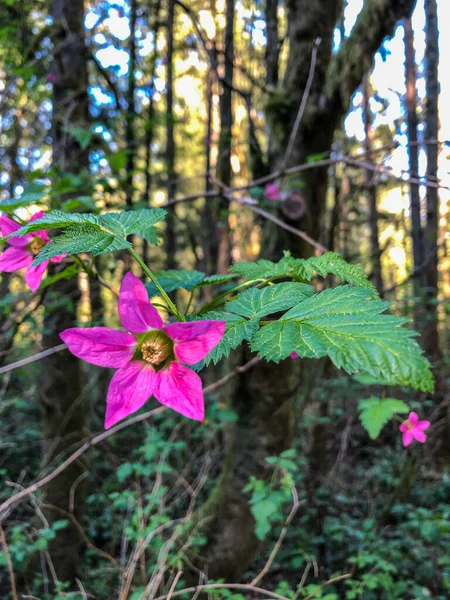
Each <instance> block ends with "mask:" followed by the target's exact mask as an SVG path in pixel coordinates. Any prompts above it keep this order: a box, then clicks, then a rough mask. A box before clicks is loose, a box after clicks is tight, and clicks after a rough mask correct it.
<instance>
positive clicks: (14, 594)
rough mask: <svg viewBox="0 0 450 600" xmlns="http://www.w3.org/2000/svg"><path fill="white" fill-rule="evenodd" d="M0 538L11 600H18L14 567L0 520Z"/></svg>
mask: <svg viewBox="0 0 450 600" xmlns="http://www.w3.org/2000/svg"><path fill="white" fill-rule="evenodd" d="M0 540H1V542H2V546H3V551H4V553H5V558H6V564H7V565H8V572H9V580H10V582H11V593H12V597H13V600H18V598H19V597H18V595H17V588H16V578H15V577H14V568H13V564H12V561H11V555H10V553H9V548H8V542H7V541H6V535H5V532H4V530H3V525H2V522H1V521H0Z"/></svg>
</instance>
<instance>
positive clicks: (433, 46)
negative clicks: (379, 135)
mask: <svg viewBox="0 0 450 600" xmlns="http://www.w3.org/2000/svg"><path fill="white" fill-rule="evenodd" d="M425 13H426V47H425V62H426V92H427V93H426V104H425V131H426V139H427V182H428V183H431V184H436V183H437V167H438V145H437V139H438V129H439V118H438V98H439V80H438V64H439V47H438V24H437V5H436V0H426V2H425ZM438 237H439V196H438V190H437V188H436V187H430V186H428V187H427V223H426V228H425V247H426V256H427V260H426V262H427V265H426V270H425V284H426V290H427V294H426V297H427V305H426V311H427V314H426V318H427V324H426V327H425V332H424V345H425V350H426V351H427V352H428V354H429V356H430V357H431V358H432V359H434V360H437V359H439V358H440V356H441V353H440V349H439V335H438V312H437V297H438V245H437V244H438Z"/></svg>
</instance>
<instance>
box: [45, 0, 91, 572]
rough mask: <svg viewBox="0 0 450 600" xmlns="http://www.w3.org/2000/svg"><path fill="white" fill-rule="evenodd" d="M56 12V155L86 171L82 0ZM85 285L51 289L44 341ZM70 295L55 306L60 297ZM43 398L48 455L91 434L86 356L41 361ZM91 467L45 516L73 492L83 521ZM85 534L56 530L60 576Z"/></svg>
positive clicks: (77, 474)
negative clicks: (78, 134) (77, 131)
mask: <svg viewBox="0 0 450 600" xmlns="http://www.w3.org/2000/svg"><path fill="white" fill-rule="evenodd" d="M51 16H52V17H53V19H54V21H55V22H58V23H62V24H63V27H61V28H59V30H58V33H57V34H56V36H55V39H54V40H53V42H54V48H55V53H54V63H53V67H52V70H53V72H54V74H55V82H54V92H53V161H54V165H55V166H56V167H58V168H60V169H61V170H64V171H66V172H72V173H77V174H78V173H80V171H82V170H83V168H85V167H88V164H89V159H88V151H87V150H86V149H84V150H83V149H82V148H81V147H80V144H79V142H78V141H77V140H76V139H75V138H74V137H72V136H71V135H70V134H68V132H67V129H68V126H69V127H70V126H74V127H82V128H86V127H87V124H88V95H87V70H86V49H85V43H84V6H83V0H54V1H53V3H52V5H51ZM78 297H79V290H78V285H77V281H76V279H72V280H61V281H60V282H58V283H56V284H55V285H54V286H53V287H52V293H51V294H47V295H46V299H45V301H44V304H45V309H46V312H45V321H44V335H43V346H44V348H50V347H52V346H55V345H57V344H59V343H61V340H60V338H59V333H60V332H61V331H63V330H64V329H66V328H67V327H73V326H74V324H75V323H76V306H77V300H78ZM56 298H58V299H63V300H64V302H61V303H59V304H58V306H57V307H55V306H54V303H55V299H56ZM42 367H43V368H42V378H41V385H40V401H41V405H42V409H43V439H44V441H45V457H44V463H45V464H48V463H50V462H51V461H52V460H53V459H55V457H56V456H58V457H61V455H64V453H65V452H67V451H68V449H69V447H70V448H73V447H74V445H76V444H77V443H78V442H80V441H81V440H82V439H84V438H85V436H86V434H87V431H86V429H87V424H86V412H87V411H86V406H85V398H84V395H83V389H82V381H81V363H80V361H79V360H78V359H77V358H75V357H74V356H73V355H72V354H70V353H69V352H59V353H56V354H53V355H52V356H50V357H48V358H46V359H45V360H44V361H43V363H42ZM85 471H86V467H85V465H84V463H83V462H82V461H79V462H77V463H74V464H73V465H72V466H71V467H69V468H67V469H66V470H65V471H64V472H63V473H62V474H61V475H60V476H59V477H57V478H56V479H54V480H53V481H52V482H50V483H49V484H48V485H47V486H46V488H45V489H44V501H45V503H46V506H47V507H46V508H45V516H46V518H47V519H48V521H49V522H50V523H51V522H52V521H55V520H57V519H61V512H59V511H57V510H52V508H51V507H52V506H55V507H57V508H59V509H62V510H65V511H70V510H71V508H70V507H71V499H74V500H75V502H74V507H75V508H74V515H75V517H76V518H77V519H78V520H79V521H81V520H82V515H83V508H84V501H85V497H86V491H87V488H86V480H85V479H84V478H83V477H84V473H85ZM79 549H80V536H79V533H78V531H77V530H76V528H75V527H73V526H72V525H69V526H68V527H66V528H65V529H61V530H59V531H58V532H57V535H56V538H55V539H54V540H52V541H51V542H50V545H49V552H50V555H51V558H52V561H53V565H54V567H55V571H56V574H57V576H58V579H59V580H61V581H68V582H72V581H74V578H75V575H76V570H77V563H78V558H79Z"/></svg>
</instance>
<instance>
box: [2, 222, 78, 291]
mask: <svg viewBox="0 0 450 600" xmlns="http://www.w3.org/2000/svg"><path fill="white" fill-rule="evenodd" d="M44 215H45V213H44V212H43V211H40V212H38V213H36V214H35V215H33V216H32V217H31V219H30V221H36V220H37V219H41V218H42V217H43V216H44ZM19 229H20V225H18V224H17V223H15V222H14V221H13V220H12V219H9V218H8V217H5V216H1V217H0V233H1V235H2V236H3V237H5V236H7V235H10V234H11V233H14V232H15V231H18V230H19ZM49 241H50V238H49V237H48V235H47V232H46V231H36V232H35V233H29V234H27V235H24V236H22V237H19V236H14V237H10V238H9V239H8V244H9V246H10V247H9V248H7V249H6V250H5V251H4V252H3V254H1V255H0V271H3V272H5V273H13V272H14V271H19V270H20V269H25V281H26V282H27V284H28V286H29V288H30V289H31V290H32V291H33V292H35V291H36V290H37V289H38V287H39V286H40V284H41V281H42V277H43V276H44V272H45V270H46V269H47V266H48V263H49V261H48V260H45V261H44V262H42V263H41V264H40V265H37V266H36V267H32V266H31V263H32V262H33V260H34V259H35V257H36V256H37V255H38V254H39V252H40V251H41V250H42V248H43V247H44V246H45V245H46V244H48V243H49ZM65 256H67V255H66V254H60V255H59V256H54V257H53V258H51V259H50V260H51V262H52V263H60V262H61V261H62V259H63V258H64V257H65Z"/></svg>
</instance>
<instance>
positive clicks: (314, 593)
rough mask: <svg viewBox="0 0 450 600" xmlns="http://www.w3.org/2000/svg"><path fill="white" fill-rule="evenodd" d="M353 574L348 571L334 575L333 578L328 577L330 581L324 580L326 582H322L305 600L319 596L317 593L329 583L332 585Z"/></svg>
mask: <svg viewBox="0 0 450 600" xmlns="http://www.w3.org/2000/svg"><path fill="white" fill-rule="evenodd" d="M351 576H352V574H351V573H346V574H345V575H338V577H333V579H328V581H324V583H322V584H321V585H320V586H319V587H318V588H317V589H316V590H315V591H314V592H313V593H312V594H310V595H309V596H306V598H304V600H311V598H314V596H317V594H318V593H319V592H320V590H323V588H324V587H326V586H327V585H331V584H332V583H337V582H338V581H342V580H343V579H348V578H349V577H351Z"/></svg>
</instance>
